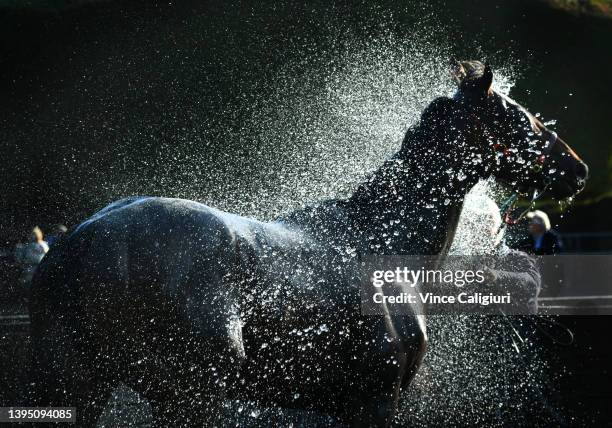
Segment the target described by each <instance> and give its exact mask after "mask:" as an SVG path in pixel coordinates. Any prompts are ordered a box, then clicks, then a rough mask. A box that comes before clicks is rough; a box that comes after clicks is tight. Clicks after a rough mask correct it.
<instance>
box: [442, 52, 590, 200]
mask: <svg viewBox="0 0 612 428" xmlns="http://www.w3.org/2000/svg"><path fill="white" fill-rule="evenodd" d="M452 74H453V76H454V78H455V81H456V82H457V84H458V91H457V93H456V95H455V97H454V100H455V101H456V102H457V109H456V111H457V112H458V113H459V114H458V115H457V117H459V118H460V119H459V120H460V122H462V123H461V124H460V125H459V127H460V128H463V129H464V130H465V133H466V137H467V139H468V140H471V145H472V146H473V147H477V148H478V151H479V152H480V154H481V156H482V159H483V166H484V168H485V169H486V170H487V173H488V174H492V175H493V176H494V177H495V178H496V179H497V180H498V181H500V182H502V183H504V184H506V185H508V186H510V187H511V188H512V189H513V190H514V191H515V192H517V193H519V194H527V193H531V192H535V193H542V192H544V191H549V192H550V195H551V196H552V197H553V198H555V199H565V198H569V197H572V196H574V195H576V194H577V193H578V192H580V191H581V190H582V189H583V188H584V186H585V183H586V179H587V177H588V167H587V165H586V164H585V163H584V162H583V161H582V160H581V159H580V158H579V157H578V155H577V154H576V153H575V152H574V150H572V149H571V148H570V147H569V146H568V145H567V144H566V143H565V142H564V141H563V140H561V139H560V138H559V137H558V136H557V134H556V133H555V132H553V131H551V130H549V129H548V128H546V126H544V124H542V122H540V121H539V120H538V119H537V118H536V117H535V116H534V115H532V114H531V113H529V112H528V111H527V110H526V109H525V108H524V107H523V106H521V105H520V104H518V103H517V102H515V101H514V100H512V99H510V98H509V97H507V96H506V95H503V94H500V93H498V92H497V91H495V90H493V89H492V83H493V72H492V70H491V68H490V67H489V66H488V65H484V64H482V63H481V62H479V61H462V62H456V63H455V64H454V68H453V72H452Z"/></svg>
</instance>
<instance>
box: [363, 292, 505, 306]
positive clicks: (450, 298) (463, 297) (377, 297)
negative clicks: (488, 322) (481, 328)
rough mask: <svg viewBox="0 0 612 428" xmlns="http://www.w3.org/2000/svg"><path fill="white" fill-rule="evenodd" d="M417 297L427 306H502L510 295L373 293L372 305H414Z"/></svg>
mask: <svg viewBox="0 0 612 428" xmlns="http://www.w3.org/2000/svg"><path fill="white" fill-rule="evenodd" d="M417 296H419V299H420V300H421V303H425V304H429V305H437V304H455V303H467V304H472V305H474V304H476V305H481V306H488V305H490V304H497V305H503V304H509V303H510V293H506V294H505V295H498V294H493V293H488V294H485V293H471V294H470V293H459V294H457V295H456V296H455V295H440V294H434V293H417V294H410V293H400V294H397V295H391V296H385V295H384V294H383V293H374V296H373V300H374V303H387V304H401V303H416V299H417Z"/></svg>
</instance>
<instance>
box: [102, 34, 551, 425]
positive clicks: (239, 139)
mask: <svg viewBox="0 0 612 428" xmlns="http://www.w3.org/2000/svg"><path fill="white" fill-rule="evenodd" d="M414 40H418V42H410V41H407V40H400V39H398V38H397V37H394V36H388V37H387V38H383V39H377V40H370V41H369V42H368V43H366V44H356V45H355V46H353V47H349V48H348V49H347V50H346V51H345V52H343V53H342V55H341V56H335V57H334V58H333V62H329V61H326V60H325V58H323V59H321V58H319V59H316V58H312V61H313V66H312V67H311V68H308V69H307V70H306V71H304V70H303V69H302V67H297V66H296V64H292V63H288V64H286V65H285V66H284V68H283V69H282V70H281V71H280V72H279V73H278V75H277V76H276V78H275V79H274V80H271V81H268V82H265V86H266V88H265V89H266V90H265V91H264V93H265V94H266V95H265V96H259V97H257V98H249V96H248V95H245V97H247V99H245V100H243V103H241V105H240V106H236V107H235V108H236V109H237V110H238V111H225V112H220V115H226V116H231V117H239V118H240V125H239V127H238V129H236V128H232V127H226V126H223V122H222V121H221V120H218V119H215V118H209V119H208V120H206V121H205V122H203V123H202V124H201V125H200V131H199V132H200V135H199V136H198V138H197V141H196V142H195V143H194V144H196V143H197V144H202V150H201V151H200V153H199V154H198V153H196V154H195V155H189V156H182V155H181V154H180V153H179V154H176V157H175V158H174V159H173V160H169V162H175V163H176V164H178V165H180V167H181V168H183V169H184V171H183V175H182V176H181V181H180V183H179V186H177V187H176V190H175V192H174V194H172V193H173V192H170V194H167V195H168V196H181V197H188V198H191V199H196V200H200V201H203V202H206V203H208V204H210V205H213V206H216V207H218V208H221V209H224V210H227V211H231V212H236V213H239V214H243V215H250V216H255V217H257V218H260V219H272V218H274V217H276V216H278V215H279V214H282V213H285V212H288V211H290V210H292V209H295V208H299V207H300V206H303V205H304V204H306V203H308V202H311V201H316V200H320V199H324V198H331V197H343V196H347V195H348V194H350V192H351V191H352V190H353V189H354V188H355V186H356V185H357V184H358V183H359V182H360V181H361V180H363V178H364V177H365V176H366V175H367V174H368V173H369V172H371V171H373V170H375V169H376V168H377V167H378V166H379V165H380V164H381V162H382V161H383V160H384V159H385V158H387V157H388V156H390V155H391V154H393V153H394V152H395V151H396V150H397V149H398V148H399V145H400V143H401V140H402V138H403V135H404V133H405V131H406V129H407V128H408V127H409V126H410V125H412V124H413V123H415V122H416V121H417V120H418V118H419V116H420V113H421V112H422V111H423V109H424V107H425V106H426V105H427V104H428V103H429V102H430V101H431V100H432V99H434V98H435V97H437V96H442V95H451V94H452V93H453V92H454V83H453V82H452V81H451V79H450V78H449V73H448V58H449V57H450V55H449V54H448V52H449V51H450V50H449V48H448V47H446V46H440V45H439V42H438V43H436V44H430V43H428V42H427V41H426V38H423V37H421V38H419V37H414ZM302 60H304V59H302ZM306 60H307V59H306ZM298 68H299V70H300V71H299V72H296V71H295V70H296V69H298ZM513 81H514V73H513V72H512V71H511V69H510V68H503V67H502V68H501V69H500V68H499V67H496V80H495V84H496V89H498V90H500V91H501V92H504V93H508V92H509V90H510V88H511V87H512V82H513ZM220 141H223V142H224V144H226V145H227V147H231V150H228V151H226V152H224V153H221V154H220V156H219V157H218V158H217V159H216V165H215V168H214V169H211V168H207V169H204V168H201V167H200V166H201V165H209V166H210V161H209V159H207V158H206V156H207V155H206V153H205V152H206V150H205V148H206V146H207V144H212V143H215V144H219V142H220ZM160 175H161V176H162V177H161V180H162V181H163V180H164V171H160ZM168 181H169V182H171V183H173V181H172V180H171V178H168ZM109 192H110V193H129V183H126V184H125V185H122V184H116V185H115V186H114V187H113V188H110V189H109ZM497 192H498V190H496V189H495V188H494V187H493V186H492V185H491V183H490V182H486V183H481V184H479V185H478V186H477V187H476V188H475V189H474V190H473V191H472V192H471V193H470V195H469V196H468V199H467V203H468V204H475V205H476V206H478V205H480V204H481V203H482V201H483V200H484V198H485V197H487V196H491V195H493V196H495V195H496V194H497ZM478 227H479V225H472V227H471V228H467V229H466V228H465V227H464V230H463V232H462V231H461V230H462V229H461V225H460V229H459V233H458V235H457V241H456V243H457V244H461V243H463V246H464V249H465V248H466V246H467V248H468V249H469V248H470V245H472V244H470V242H471V241H470V238H468V236H467V235H468V234H472V236H473V234H474V232H477V228H478ZM506 323H507V320H505V319H493V318H477V319H475V318H470V317H457V318H452V319H451V318H448V317H430V319H428V332H429V336H430V345H429V351H428V354H427V356H426V360H425V364H424V366H423V367H422V369H421V371H420V372H419V374H418V375H417V378H416V380H415V382H414V384H413V385H412V386H411V387H410V389H409V391H408V392H407V393H406V394H405V395H404V397H403V398H402V403H401V407H400V414H399V416H398V422H399V424H400V426H401V425H403V423H405V422H409V423H410V424H412V425H415V426H427V425H431V424H432V423H436V422H439V423H444V424H450V423H470V424H477V423H479V422H481V423H488V424H492V425H496V424H497V425H504V424H506V425H507V423H508V422H509V421H510V419H508V418H509V417H514V416H516V414H517V413H516V408H519V409H520V408H521V406H528V405H531V404H532V403H528V402H526V400H530V399H531V398H532V396H533V394H534V392H533V389H530V388H531V387H530V386H529V385H536V386H539V385H541V384H542V383H543V382H544V374H543V373H544V372H545V367H544V364H545V363H544V361H543V360H542V359H540V358H531V359H530V360H529V361H527V362H526V361H525V356H524V355H523V354H520V353H517V352H516V351H515V348H514V347H513V344H514V342H513V339H511V338H509V337H508V336H507V332H508V331H509V327H508V325H507V324H506ZM500 332H503V333H500ZM525 346H529V345H525ZM530 356H531V357H533V356H536V357H537V354H534V353H533V352H532V353H530ZM517 367H520V368H521V370H520V371H517ZM233 408H234V407H232V409H233ZM245 408H247V407H245ZM509 409H514V411H513V412H510V410H509ZM246 413H248V416H249V417H248V418H247V419H250V420H253V421H256V422H253V426H259V425H258V424H261V423H262V420H263V418H264V417H265V416H266V415H267V414H268V413H267V412H266V411H260V410H257V409H255V408H251V407H248V411H247V412H246ZM509 415H514V416H509ZM277 416H278V415H277ZM270 417H272V416H270ZM298 420H299V419H298ZM302 420H303V419H302ZM298 425H299V424H298Z"/></svg>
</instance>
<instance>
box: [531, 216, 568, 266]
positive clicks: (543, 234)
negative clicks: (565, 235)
mask: <svg viewBox="0 0 612 428" xmlns="http://www.w3.org/2000/svg"><path fill="white" fill-rule="evenodd" d="M527 218H528V219H529V225H528V230H529V238H528V239H527V241H526V242H525V244H524V245H523V249H524V250H525V251H527V252H529V253H531V254H535V255H538V256H541V255H547V256H549V255H553V254H557V253H560V252H562V251H563V243H562V242H561V237H560V236H559V234H558V233H557V232H555V231H554V230H553V229H551V228H550V220H549V219H548V215H546V213H545V212H544V211H540V210H535V211H531V212H529V213H527Z"/></svg>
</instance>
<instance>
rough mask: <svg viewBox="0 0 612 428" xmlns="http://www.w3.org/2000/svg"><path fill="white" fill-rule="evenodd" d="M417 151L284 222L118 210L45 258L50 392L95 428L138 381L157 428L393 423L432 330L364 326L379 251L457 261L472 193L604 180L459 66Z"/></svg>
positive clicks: (41, 355) (41, 399)
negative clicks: (108, 406) (365, 270)
mask: <svg viewBox="0 0 612 428" xmlns="http://www.w3.org/2000/svg"><path fill="white" fill-rule="evenodd" d="M454 75H455V78H456V80H457V82H458V87H459V89H458V91H457V93H456V95H455V96H454V97H453V98H447V97H442V98H437V99H435V100H434V101H433V102H432V103H431V104H430V105H429V106H428V107H427V108H426V110H425V111H424V113H423V114H422V117H421V120H420V122H419V123H418V124H417V125H415V126H413V127H411V128H410V129H409V130H408V131H407V134H406V137H405V139H404V141H403V144H402V146H401V149H400V151H399V152H398V153H397V154H396V155H395V156H393V157H392V158H391V159H389V160H388V161H386V162H385V163H384V165H382V166H381V167H380V169H379V170H378V171H376V172H375V173H374V174H372V176H371V177H370V178H369V179H368V180H366V181H365V182H364V183H363V184H361V186H359V188H358V189H357V190H356V192H355V194H354V195H353V196H351V197H350V198H348V199H345V200H331V201H327V202H323V203H321V204H319V205H316V206H311V207H308V208H305V209H303V210H299V211H297V212H294V213H292V214H291V215H288V216H287V217H285V218H282V219H279V220H277V221H274V222H271V223H263V222H259V221H256V220H252V219H248V218H244V217H239V216H236V215H232V214H227V213H224V212H220V211H218V210H215V209H213V208H210V207H207V206H205V205H202V204H200V203H197V202H192V201H186V200H179V199H165V198H153V197H132V198H127V199H122V200H120V201H117V202H115V203H113V204H111V205H109V206H108V207H106V208H104V209H103V210H101V211H99V212H98V213H96V214H95V215H94V216H93V217H91V218H89V219H88V220H86V221H85V222H83V223H82V224H80V225H79V226H78V227H76V228H75V229H74V230H73V231H72V232H71V233H70V234H69V236H68V237H67V238H66V239H64V240H63V241H62V242H61V243H60V244H57V245H56V246H55V247H54V248H53V249H52V250H51V251H50V252H49V254H48V255H47V256H46V257H45V259H44V260H43V262H42V263H41V265H40V267H39V270H38V271H37V273H36V275H35V278H34V281H33V286H32V296H31V308H30V310H31V320H32V337H33V346H34V367H33V369H34V374H35V388H34V389H35V392H36V394H35V397H33V402H34V400H36V401H35V402H37V403H38V404H39V405H71V406H76V407H77V408H78V412H77V414H78V419H79V423H80V425H81V426H93V425H94V424H95V421H96V420H97V418H98V417H99V415H100V411H101V409H102V407H103V406H104V404H105V403H106V401H107V398H108V397H109V393H110V392H111V391H112V389H113V388H114V387H115V386H116V385H117V384H118V383H119V382H124V383H125V384H127V385H129V386H130V387H132V388H133V389H135V390H136V391H138V392H140V393H141V394H142V395H143V396H145V397H146V398H147V399H148V400H149V402H150V403H151V405H152V408H153V413H154V418H155V422H156V425H158V426H211V425H219V424H221V423H222V422H220V421H219V420H218V419H217V418H218V415H219V414H220V406H221V403H222V402H223V401H224V400H225V399H227V398H231V397H237V398H240V399H247V400H254V401H257V402H259V403H261V404H263V405H268V404H273V405H279V406H284V407H290V408H299V409H310V410H314V411H317V412H320V413H326V414H330V415H335V416H337V417H338V418H340V419H341V420H342V421H344V422H345V423H347V424H349V425H350V426H355V427H356V426H379V427H386V426H389V425H390V423H391V421H392V419H393V417H394V414H395V412H396V409H397V403H398V397H399V393H400V390H401V388H402V387H404V386H406V385H407V384H409V382H410V381H411V379H412V378H413V376H414V374H415V372H416V370H417V368H418V366H419V364H420V362H421V359H422V358H423V355H424V353H425V348H426V334H425V328H424V319H423V318H422V317H421V316H417V315H416V313H415V312H411V313H413V314H414V315H413V316H406V315H404V316H397V315H393V314H391V313H387V314H386V315H384V316H369V317H368V316H363V315H362V314H361V312H360V299H359V287H358V284H359V280H358V278H357V276H358V274H357V265H358V262H357V260H358V258H359V255H364V254H430V255H435V254H444V253H445V252H446V250H447V249H448V246H449V243H450V241H451V240H452V238H453V234H454V230H455V227H456V225H457V219H458V215H459V212H460V210H461V207H462V203H463V198H464V195H465V194H466V193H467V192H468V191H469V189H470V188H471V187H472V186H473V185H474V184H475V183H476V182H477V181H478V180H480V179H482V178H485V177H488V176H490V175H493V176H495V177H496V178H497V179H498V180H500V181H502V182H504V183H506V184H508V185H509V186H511V187H512V188H513V189H514V190H515V191H517V192H522V193H526V192H529V191H532V190H534V189H538V190H543V189H547V190H548V191H549V192H550V193H551V195H552V196H553V197H556V198H567V197H571V196H573V195H574V194H576V193H577V192H579V191H580V190H581V189H582V188H583V187H584V183H585V180H586V178H587V167H586V165H585V164H584V163H583V162H582V161H581V160H580V159H579V158H578V156H577V155H576V154H575V153H574V152H573V151H572V150H571V149H570V148H569V147H568V146H567V145H566V144H565V143H564V142H563V141H561V140H560V139H559V138H557V136H556V135H555V134H554V133H553V132H551V131H549V130H548V129H546V127H545V126H544V125H542V124H541V123H540V122H539V121H538V120H537V119H535V118H534V117H533V116H532V115H531V114H529V113H528V112H527V111H526V110H525V109H524V108H523V107H521V106H520V105H518V104H517V103H515V102H514V101H512V100H510V99H509V98H508V97H506V96H504V95H501V94H498V93H496V92H495V91H493V90H492V89H491V83H492V80H493V73H492V71H491V69H490V68H489V67H488V66H487V67H485V66H484V65H483V64H481V63H479V62H477V61H466V62H462V63H457V65H456V69H455V70H454Z"/></svg>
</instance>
